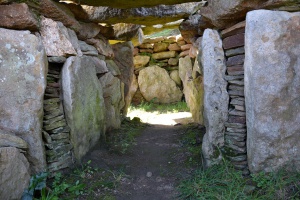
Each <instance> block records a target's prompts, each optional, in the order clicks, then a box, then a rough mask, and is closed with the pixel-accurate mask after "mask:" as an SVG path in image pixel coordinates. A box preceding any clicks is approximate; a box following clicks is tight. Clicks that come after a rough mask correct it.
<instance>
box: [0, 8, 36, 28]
mask: <svg viewBox="0 0 300 200" xmlns="http://www.w3.org/2000/svg"><path fill="white" fill-rule="evenodd" d="M0 26H1V27H3V28H11V29H20V30H22V29H23V30H32V31H37V30H38V28H39V23H38V20H37V17H36V16H35V15H34V14H33V13H32V12H31V11H30V10H29V7H28V5H27V4H25V3H21V4H12V5H1V6H0Z"/></svg>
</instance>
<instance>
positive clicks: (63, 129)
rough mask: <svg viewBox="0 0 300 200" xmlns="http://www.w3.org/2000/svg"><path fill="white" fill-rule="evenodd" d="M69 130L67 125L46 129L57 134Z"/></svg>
mask: <svg viewBox="0 0 300 200" xmlns="http://www.w3.org/2000/svg"><path fill="white" fill-rule="evenodd" d="M70 131H71V129H70V127H69V126H64V127H59V128H56V129H53V130H50V131H48V133H50V134H58V133H69V132H70Z"/></svg>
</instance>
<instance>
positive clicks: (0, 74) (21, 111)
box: [0, 28, 48, 173]
mask: <svg viewBox="0 0 300 200" xmlns="http://www.w3.org/2000/svg"><path fill="white" fill-rule="evenodd" d="M0 35H1V36H0V105H1V106H0V119H1V120H0V128H1V129H3V130H6V131H9V132H14V133H15V135H16V136H18V137H20V138H22V139H23V140H25V141H26V142H27V143H28V147H29V149H28V153H27V155H26V156H27V159H28V161H29V162H30V165H31V167H32V171H33V173H38V172H41V171H44V170H45V167H46V159H45V151H44V144H43V140H42V126H43V124H42V120H43V99H44V91H45V88H46V74H47V70H48V62H47V56H46V54H45V50H44V48H43V45H42V42H41V40H40V39H39V38H38V37H36V36H35V35H32V34H30V32H29V31H14V30H7V29H2V28H0Z"/></svg>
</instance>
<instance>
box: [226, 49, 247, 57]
mask: <svg viewBox="0 0 300 200" xmlns="http://www.w3.org/2000/svg"><path fill="white" fill-rule="evenodd" d="M240 54H245V47H238V48H235V49H229V50H227V51H225V55H226V56H227V57H231V56H236V55H240Z"/></svg>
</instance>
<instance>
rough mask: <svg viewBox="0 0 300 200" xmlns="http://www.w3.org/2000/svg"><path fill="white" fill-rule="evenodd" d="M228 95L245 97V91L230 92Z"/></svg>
mask: <svg viewBox="0 0 300 200" xmlns="http://www.w3.org/2000/svg"><path fill="white" fill-rule="evenodd" d="M228 94H229V95H230V96H239V97H243V96H245V94H244V90H228Z"/></svg>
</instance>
